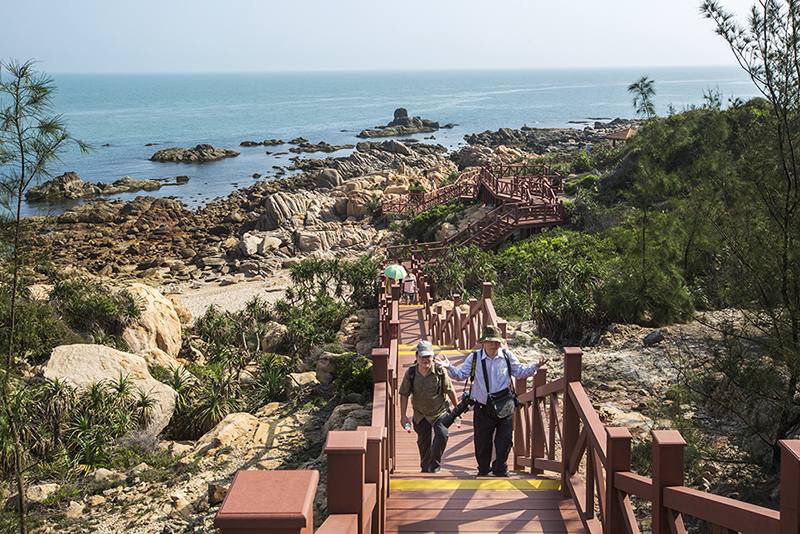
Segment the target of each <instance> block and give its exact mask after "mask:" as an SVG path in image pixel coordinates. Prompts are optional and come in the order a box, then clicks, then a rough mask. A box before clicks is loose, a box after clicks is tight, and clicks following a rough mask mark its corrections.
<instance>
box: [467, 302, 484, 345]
mask: <svg viewBox="0 0 800 534" xmlns="http://www.w3.org/2000/svg"><path fill="white" fill-rule="evenodd" d="M477 306H478V299H469V314H470V317H472V319H471V320H470V321H469V327H468V328H467V346H466V347H465V348H466V349H467V350H472V349H474V348H475V345H477V344H478V338H479V337H480V335H481V334H480V332H481V330H482V329H483V326H484V325H482V324H481V316H480V314H478V313H476V314H475V315H472V312H473V311H474V310H475V308H477Z"/></svg>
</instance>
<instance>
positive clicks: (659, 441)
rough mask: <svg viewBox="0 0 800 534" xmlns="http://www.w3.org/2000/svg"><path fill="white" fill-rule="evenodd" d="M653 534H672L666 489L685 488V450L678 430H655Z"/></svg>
mask: <svg viewBox="0 0 800 534" xmlns="http://www.w3.org/2000/svg"><path fill="white" fill-rule="evenodd" d="M651 434H652V435H653V522H652V528H653V534H670V532H672V531H671V530H670V527H669V522H670V512H669V511H668V510H667V509H666V508H665V507H664V488H666V487H669V486H683V449H684V448H685V447H686V442H685V441H684V440H683V437H682V436H681V434H680V432H678V431H677V430H653V431H652V432H651Z"/></svg>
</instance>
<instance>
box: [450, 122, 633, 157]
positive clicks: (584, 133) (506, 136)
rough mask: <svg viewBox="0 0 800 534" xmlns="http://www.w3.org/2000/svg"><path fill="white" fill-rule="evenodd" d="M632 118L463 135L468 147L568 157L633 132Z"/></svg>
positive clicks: (526, 127) (524, 127)
mask: <svg viewBox="0 0 800 534" xmlns="http://www.w3.org/2000/svg"><path fill="white" fill-rule="evenodd" d="M639 122H640V121H638V120H636V119H633V120H628V119H614V120H612V121H610V122H601V121H595V122H594V124H593V125H592V126H588V125H587V126H586V127H584V128H583V129H577V128H530V127H528V126H523V127H522V128H520V129H518V130H516V129H512V128H500V129H499V130H497V131H496V132H492V131H490V130H487V131H485V132H483V133H478V134H472V135H465V136H464V139H465V140H466V141H467V143H469V144H470V145H480V146H486V147H491V148H497V147H499V146H507V147H514V148H518V149H521V150H524V151H526V152H532V153H534V154H548V153H557V154H572V153H574V152H575V151H577V150H585V149H586V146H587V145H596V144H598V143H601V142H603V141H605V140H606V139H605V138H606V136H607V135H610V134H613V133H616V132H619V131H621V130H625V129H628V128H631V129H634V130H635V129H637V128H638V127H639Z"/></svg>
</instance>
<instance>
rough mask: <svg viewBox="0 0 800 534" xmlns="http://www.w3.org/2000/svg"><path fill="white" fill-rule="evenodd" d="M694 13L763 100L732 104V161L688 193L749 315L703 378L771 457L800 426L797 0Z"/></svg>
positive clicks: (731, 295)
mask: <svg viewBox="0 0 800 534" xmlns="http://www.w3.org/2000/svg"><path fill="white" fill-rule="evenodd" d="M700 11H701V13H702V14H703V15H704V16H705V17H707V18H709V19H711V20H712V21H713V22H714V23H715V25H716V32H717V34H719V35H720V36H721V37H722V38H723V39H724V40H725V41H726V42H727V43H728V45H729V46H730V49H731V51H732V52H733V55H734V57H735V58H736V60H737V61H738V63H739V65H740V66H741V67H742V68H743V69H744V70H745V72H747V74H748V75H749V76H750V78H751V80H752V81H753V83H754V84H755V86H756V88H757V89H758V90H759V91H760V92H761V93H762V94H763V96H764V98H765V99H766V101H768V102H769V105H768V106H764V107H763V108H760V107H759V108H757V107H756V106H743V107H742V108H741V109H736V110H733V113H735V114H736V115H735V116H737V117H739V120H738V125H737V126H738V129H737V132H739V139H738V144H737V146H736V147H735V148H736V149H737V150H740V151H741V157H740V158H739V160H738V164H739V166H740V168H739V169H738V172H737V173H736V175H733V174H730V175H728V176H721V175H720V176H709V177H708V178H709V179H708V180H706V181H705V182H704V184H703V186H702V187H698V188H696V189H695V191H694V192H693V195H694V197H695V199H697V200H698V206H699V207H700V209H701V210H702V212H703V213H704V214H706V216H707V218H708V219H709V221H711V223H712V224H713V226H714V228H716V230H717V232H718V234H719V236H720V238H721V239H722V241H723V242H724V246H725V249H726V250H727V251H728V253H727V256H728V260H729V261H728V265H730V268H731V270H732V276H733V278H734V279H735V283H733V284H731V287H730V289H729V291H728V292H727V297H728V299H729V302H731V303H732V304H735V305H736V306H737V307H739V308H740V309H741V310H743V312H744V317H745V318H746V319H747V321H746V323H745V324H744V325H740V326H738V327H736V328H732V329H731V330H729V332H728V333H729V334H730V336H728V339H727V341H728V346H727V350H726V351H725V352H724V353H723V354H720V355H718V357H717V358H716V359H715V360H714V364H715V365H714V368H713V370H714V371H716V372H714V373H711V374H710V375H709V376H711V377H717V378H719V379H720V380H718V381H717V382H719V381H722V382H723V384H722V385H723V386H724V389H723V391H725V392H727V393H728V395H727V397H725V398H722V399H719V400H720V401H721V402H723V403H725V404H726V405H727V408H729V410H730V411H731V412H732V413H734V414H735V415H736V416H737V417H739V419H740V420H741V421H742V422H743V423H745V424H746V425H747V426H748V428H750V429H751V431H752V437H753V438H755V439H754V442H756V443H757V442H760V443H762V444H763V445H766V446H767V450H770V449H771V452H772V455H771V459H772V461H773V462H775V463H777V461H778V459H779V458H780V449H779V447H778V440H781V439H787V438H792V437H794V436H796V435H797V433H798V432H799V431H800V254H798V250H800V248H799V247H798V245H800V181H798V173H800V168H798V166H800V159H799V158H800V123H799V122H798V121H799V120H800V92H798V87H800V1H794V0H791V1H777V0H759V2H758V3H756V4H755V5H753V7H752V8H751V10H750V12H749V14H748V17H747V20H746V22H745V23H744V24H742V23H741V22H739V21H738V20H737V19H736V18H735V17H734V15H733V14H732V13H730V12H728V11H726V10H725V9H724V7H723V6H722V5H721V4H720V3H719V2H717V1H716V0H713V1H711V0H708V1H705V2H704V3H703V4H702V6H701V7H700ZM715 192H716V193H715ZM737 199H738V201H737ZM734 201H736V203H735V205H732V204H731V203H732V202H734Z"/></svg>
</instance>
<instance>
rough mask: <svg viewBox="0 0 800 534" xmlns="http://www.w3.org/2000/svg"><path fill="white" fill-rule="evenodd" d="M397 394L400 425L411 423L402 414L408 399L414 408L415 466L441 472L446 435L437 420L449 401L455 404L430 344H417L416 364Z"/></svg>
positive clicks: (451, 386)
mask: <svg viewBox="0 0 800 534" xmlns="http://www.w3.org/2000/svg"><path fill="white" fill-rule="evenodd" d="M398 393H400V423H401V424H402V425H403V426H406V425H408V424H411V422H412V419H409V418H408V416H407V415H406V411H407V408H408V398H409V397H411V406H412V407H413V409H414V416H413V423H414V431H415V432H416V433H417V448H418V449H419V465H420V468H421V469H422V472H423V473H438V472H439V471H441V466H442V455H443V454H444V449H445V447H446V446H447V439H448V437H449V435H450V433H449V429H448V428H447V427H446V426H445V425H444V424H443V423H442V421H440V418H441V416H442V415H444V414H445V413H446V412H447V410H448V408H449V403H448V399H450V402H451V403H453V406H455V405H456V404H457V402H456V391H455V388H453V383H452V382H451V381H450V377H449V376H447V373H446V372H445V371H444V369H442V368H441V367H440V366H438V365H436V364H435V363H434V362H433V345H431V343H430V342H429V341H420V342H419V343H418V344H417V350H416V362H415V363H414V364H413V365H412V366H411V367H409V368H408V371H406V374H405V375H404V376H403V381H402V382H401V383H400V388H399V389H398Z"/></svg>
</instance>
